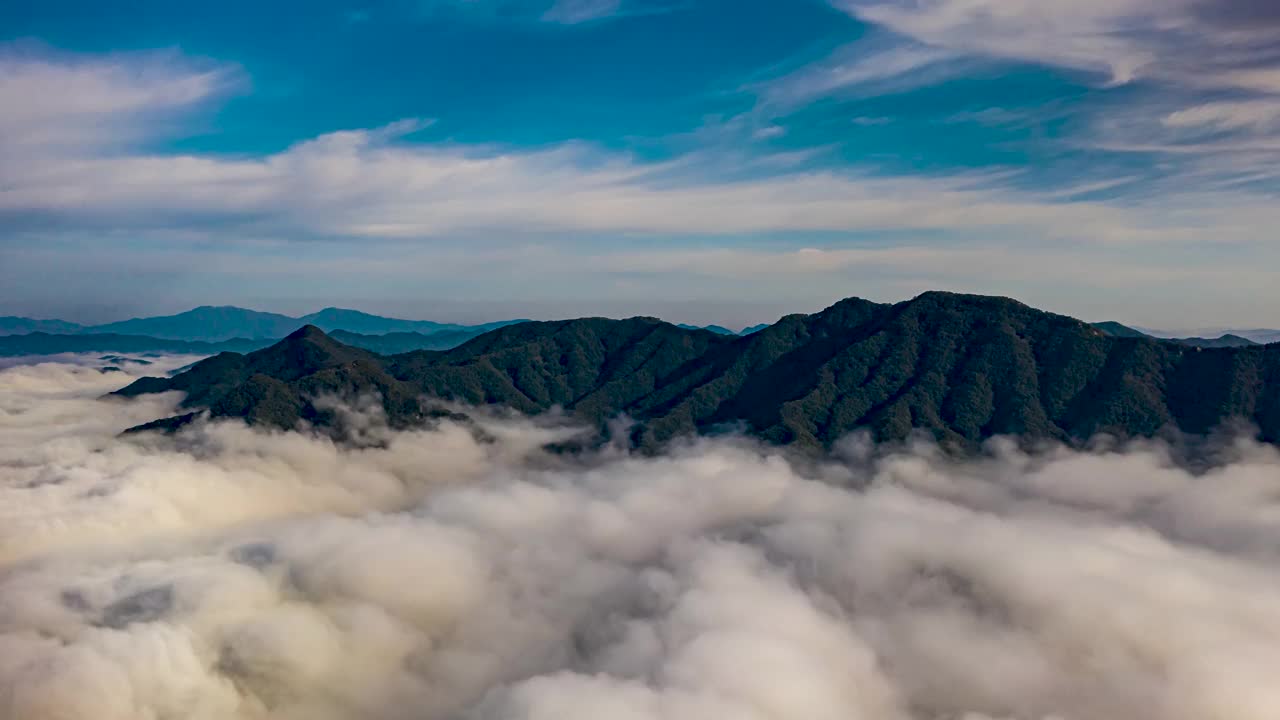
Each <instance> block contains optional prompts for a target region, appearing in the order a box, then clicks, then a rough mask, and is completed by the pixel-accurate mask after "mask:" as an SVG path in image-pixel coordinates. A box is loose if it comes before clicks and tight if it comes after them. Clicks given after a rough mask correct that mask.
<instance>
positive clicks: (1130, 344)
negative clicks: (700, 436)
mask: <svg viewBox="0 0 1280 720" xmlns="http://www.w3.org/2000/svg"><path fill="white" fill-rule="evenodd" d="M165 390H181V391H184V392H186V393H187V398H186V401H185V404H186V406H187V408H189V409H191V410H193V411H194V410H199V409H207V410H208V411H209V413H210V414H211V415H212V416H214V417H241V418H245V419H246V420H247V421H249V422H250V423H252V424H260V425H267V426H272V427H277V428H286V429H287V428H293V427H296V426H297V425H298V424H299V422H300V421H303V420H306V421H308V422H311V423H312V424H315V425H320V426H323V425H324V424H325V423H326V422H327V421H328V417H329V416H328V415H327V414H326V413H325V411H324V410H323V408H320V407H317V406H316V405H315V400H316V398H319V397H325V396H331V395H337V396H339V397H355V396H358V395H362V394H376V395H377V396H378V397H380V398H381V402H382V404H383V407H384V409H385V410H386V413H387V417H388V420H389V422H391V423H392V424H393V425H395V426H410V425H413V424H415V423H418V422H421V421H422V420H423V419H424V418H425V417H427V416H429V415H431V414H432V413H431V412H430V411H429V410H428V408H429V407H430V402H429V401H428V402H426V403H425V404H424V401H423V398H436V399H442V400H447V401H455V402H458V403H462V404H468V405H501V406H505V407H508V408H512V409H514V410H517V411H519V412H522V413H528V414H537V413H541V412H546V411H548V410H551V409H552V408H562V409H563V410H565V411H566V412H568V413H569V414H570V415H572V416H574V417H576V418H578V419H579V420H581V421H584V422H586V423H594V424H603V423H606V422H608V421H609V420H610V419H612V418H614V417H617V416H619V415H623V414H625V415H626V416H628V417H630V418H632V419H634V420H635V421H636V422H637V424H636V426H635V430H634V434H633V439H634V441H635V442H636V443H637V444H638V445H639V446H641V447H655V446H658V445H660V444H662V443H663V442H665V441H667V440H670V439H672V438H674V437H677V436H681V435H686V434H691V433H699V432H709V431H715V430H717V429H720V428H730V427H731V428H737V429H741V430H743V431H745V432H748V433H749V434H751V435H754V436H756V437H759V438H761V439H763V440H765V441H768V442H773V443H797V444H800V445H802V446H808V447H829V446H830V445H831V444H832V443H833V442H835V441H836V440H837V439H839V438H840V437H842V436H844V435H846V434H848V433H850V432H852V431H854V430H858V429H865V430H867V431H869V432H870V433H871V435H872V436H873V437H874V438H876V439H877V440H881V441H897V440H902V439H905V438H907V437H908V436H910V435H911V434H912V433H913V432H920V431H923V432H925V433H928V434H930V435H932V436H933V437H934V438H936V439H937V440H939V441H941V442H943V443H944V444H947V445H956V446H973V445H975V444H977V443H980V442H981V441H983V440H985V439H987V438H990V437H993V436H996V435H1016V436H1020V437H1022V438H1026V439H1033V440H1034V439H1045V440H1058V441H1067V442H1077V441H1083V440H1087V439H1089V438H1091V437H1094V436H1096V435H1098V434H1102V433H1105V434H1110V435H1114V436H1118V437H1122V438H1128V437H1150V436H1155V435H1158V434H1160V433H1163V432H1171V431H1178V432H1182V433H1191V434H1205V433H1208V432H1210V431H1212V430H1214V429H1215V428H1217V427H1218V426H1220V425H1222V424H1224V423H1227V422H1234V421H1244V422H1247V423H1250V424H1252V425H1254V426H1256V427H1257V428H1258V429H1259V432H1260V435H1261V438H1262V439H1263V440H1264V441H1266V442H1271V443H1275V442H1277V441H1280V345H1269V346H1253V347H1227V348H1203V347H1196V346H1189V345H1183V344H1179V343H1175V342H1165V341H1159V340H1155V339H1152V338H1147V337H1115V336H1113V335H1109V334H1107V333H1106V332H1104V331H1103V330H1101V329H1099V328H1097V327H1094V326H1091V325H1089V324H1087V323H1084V322H1081V321H1079V320H1075V319H1073V318H1069V317H1065V316H1062V315H1055V314H1052V313H1047V312H1043V311H1040V310H1036V309H1034V308H1031V307H1028V306H1026V305H1023V304H1021V303H1018V302H1016V301H1014V300H1010V299H1007V298H999V297H986V296H976V295H959V294H952V293H943V292H930V293H925V294H923V295H921V296H919V297H917V298H915V299H912V300H909V301H907V302H902V303H898V304H893V305H890V304H881V303H874V302H870V301H867V300H861V299H857V298H850V299H847V300H843V301H841V302H839V303H836V304H835V305H833V306H831V307H829V308H827V309H826V310H823V311H822V312H819V313H815V314H813V315H791V316H788V317H785V318H783V319H782V320H780V321H779V322H777V323H776V324H774V325H771V326H769V327H767V328H764V329H763V330H760V331H759V332H755V333H753V334H751V335H747V336H728V335H721V334H716V333H713V332H709V331H706V330H696V329H695V330H688V329H683V328H679V327H676V326H674V325H671V324H668V323H665V322H662V321H660V320H657V319H654V318H630V319H626V320H609V319H604V318H585V319H579V320H566V321H558V322H528V323H521V324H518V325H511V326H507V327H503V328H499V329H497V330H493V331H491V332H488V333H485V334H483V335H480V336H479V337H476V338H474V339H472V340H470V341H468V342H466V343H464V344H463V345H461V346H459V347H456V348H453V349H451V350H447V351H427V350H423V351H415V352H408V353H403V354H398V355H378V354H375V353H373V352H371V351H367V350H362V349H359V348H355V347H350V346H347V345H344V344H342V343H339V342H337V341H336V340H334V339H333V338H332V337H329V336H327V335H325V334H324V333H323V332H321V331H320V330H319V329H317V328H314V327H310V326H309V327H306V328H303V329H302V330H299V331H297V332H295V333H294V334H292V335H290V336H289V337H288V338H286V339H285V340H283V341H281V342H279V343H277V344H275V345H273V346H271V347H268V348H265V349H262V350H258V351H256V352H252V353H249V354H247V355H239V354H235V353H222V354H220V355H217V356H215V357H212V358H209V359H207V360H204V361H202V362H200V363H198V364H196V365H195V366H194V367H192V368H191V369H190V370H189V371H187V372H185V373H183V374H181V375H178V376H176V377H173V378H144V379H142V380H139V381H137V382H135V383H134V384H132V385H130V386H128V387H126V388H124V389H123V390H121V391H119V394H122V395H137V394H141V393H148V392H159V391H165ZM175 424H179V423H178V421H175V420H172V419H170V420H167V421H165V423H164V424H163V426H164V427H170V426H173V425H175Z"/></svg>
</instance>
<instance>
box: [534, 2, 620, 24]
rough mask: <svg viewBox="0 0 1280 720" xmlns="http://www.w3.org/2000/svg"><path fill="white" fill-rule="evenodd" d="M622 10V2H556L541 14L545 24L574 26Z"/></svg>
mask: <svg viewBox="0 0 1280 720" xmlns="http://www.w3.org/2000/svg"><path fill="white" fill-rule="evenodd" d="M621 9H622V0H556V2H555V4H554V5H552V6H551V8H550V9H548V10H547V11H546V13H544V14H543V16H542V19H543V20H545V21H547V22H556V23H562V24H565V25H576V24H578V23H583V22H589V21H591V20H599V19H601V18H606V17H609V16H611V15H614V14H616V13H617V12H618V11H619V10H621Z"/></svg>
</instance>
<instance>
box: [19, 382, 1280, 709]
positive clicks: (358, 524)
mask: <svg viewBox="0 0 1280 720" xmlns="http://www.w3.org/2000/svg"><path fill="white" fill-rule="evenodd" d="M110 378H111V376H108V375H99V374H98V373H97V372H96V371H95V370H93V369H91V368H69V367H66V366H63V365H42V366H38V367H34V368H10V369H6V370H0V391H2V392H0V429H4V430H5V432H3V433H0V499H2V500H3V501H4V502H2V503H0V513H3V517H0V520H3V522H0V701H2V702H3V704H2V705H0V707H2V708H4V711H5V712H6V713H8V714H9V715H11V716H12V717H15V718H22V720H61V719H63V718H79V717H89V716H91V717H94V718H101V720H133V719H134V718H140V717H166V716H182V717H192V718H195V719H196V720H205V719H206V718H207V719H209V720H212V719H213V718H219V719H220V720H221V719H235V720H241V719H243V720H250V719H253V720H260V719H261V718H267V717H270V718H281V719H282V720H283V719H289V720H292V719H294V718H308V719H313V720H348V719H352V718H362V719H365V720H395V719H397V718H404V717H406V711H407V712H408V715H407V716H409V717H414V718H421V719H423V720H436V719H437V718H458V717H468V718H476V719H477V720H551V719H554V718H565V717H583V718H595V717H609V718H625V719H627V720H712V719H714V718H725V717H735V718H744V719H746V720H767V719H769V718H791V717H803V718H813V719H814V720H849V719H851V718H853V719H859V718H866V719H867V720H909V719H912V718H925V717H927V718H966V720H968V719H981V720H992V719H994V718H1051V717H1064V718H1086V717H1087V718H1096V719H1097V720H1129V719H1130V718H1134V717H1143V718H1151V719H1152V720H1203V718H1219V717H1222V718H1225V717H1230V718H1233V720H1271V718H1274V717H1275V715H1276V713H1277V712H1278V711H1280V689H1277V687H1276V685H1275V683H1274V682H1273V675H1274V672H1273V670H1274V667H1275V666H1276V665H1277V663H1280V580H1278V579H1277V575H1276V573H1275V571H1274V563H1275V560H1276V558H1277V557H1280V555H1278V553H1280V532H1277V527H1280V524H1278V523H1277V517H1278V516H1280V506H1278V505H1277V500H1276V498H1277V497H1280V454H1277V452H1276V450H1275V449H1274V448H1270V447H1261V446H1258V445H1255V444H1252V443H1249V442H1241V443H1238V444H1236V445H1234V446H1230V447H1223V448H1221V450H1222V462H1221V463H1219V464H1218V465H1216V466H1215V467H1212V468H1209V469H1206V470H1205V471H1203V472H1200V473H1192V472H1189V471H1187V470H1186V469H1183V468H1181V467H1179V466H1178V465H1176V464H1175V463H1174V462H1172V461H1171V460H1170V457H1169V452H1168V449H1167V448H1164V447H1163V446H1161V445H1159V444H1157V443H1151V444H1139V445H1135V446H1132V447H1128V448H1123V449H1120V450H1116V451H1099V452H1096V453H1090V452H1078V451H1068V450H1065V449H1059V450H1050V451H1047V452H1046V453H1045V454H1043V455H1040V456H1036V457H1028V456H1026V455H1023V454H1022V453H1020V452H1018V451H1016V450H1015V449H1013V447H1012V445H1011V444H1002V443H996V444H994V445H993V446H992V447H991V448H990V450H991V452H990V453H989V454H988V455H987V456H986V457H983V458H974V459H969V460H964V461H960V460H955V459H951V458H947V457H945V456H944V455H942V454H941V453H938V452H935V451H934V450H933V449H932V448H929V447H924V446H917V447H907V448H898V449H896V450H893V449H887V448H879V449H877V448H873V447H870V446H869V445H867V444H866V443H863V442H860V441H859V440H858V439H857V438H853V439H851V440H850V441H849V442H847V443H845V444H844V445H842V446H841V447H840V448H838V450H837V452H836V453H835V454H834V455H833V456H831V457H827V458H822V459H814V458H808V459H807V460H806V461H803V462H792V461H791V460H790V459H789V458H788V457H787V456H786V455H785V454H784V453H783V452H781V451H779V450H777V449H768V448H759V447H756V446H754V445H751V444H749V443H746V442H742V441H735V440H719V441H705V440H704V441H700V442H696V443H691V444H689V445H687V446H683V447H677V448H673V449H671V451H670V452H668V453H666V454H664V455H661V456H656V457H637V456H631V455H629V454H627V453H625V452H622V451H620V450H618V449H616V448H609V449H606V450H604V451H602V452H600V453H598V454H588V455H587V456H584V457H568V456H563V455H549V454H545V453H542V452H541V451H539V450H538V449H537V446H538V445H539V443H540V442H542V441H545V440H547V439H548V438H549V437H554V436H555V432H556V431H555V429H554V428H550V427H547V426H545V425H536V424H534V423H531V422H528V421H524V420H518V419H509V420H505V421H485V422H486V423H489V424H490V425H491V426H492V429H494V430H495V431H496V440H495V441H494V442H491V443H479V442H477V441H476V439H475V438H474V436H473V435H472V434H470V433H469V432H467V431H465V430H463V429H460V428H458V427H456V426H452V425H449V424H446V425H444V426H442V427H440V428H438V429H437V430H434V431H421V432H410V433H394V432H390V431H387V430H386V429H385V428H379V427H377V426H376V423H374V425H373V426H371V428H370V430H371V431H372V432H379V433H382V436H381V437H382V439H383V440H385V441H386V442H385V444H383V445H382V446H379V447H372V448H366V449H360V450H357V449H353V448H343V447H336V446H334V445H333V444H332V443H329V442H327V441H325V440H323V439H320V438H317V437H313V436H309V435H305V434H296V433H295V434H279V433H275V434H270V433H256V432H251V431H249V430H248V429H246V428H244V427H243V426H239V425H236V424H223V425H215V426H205V427H200V428H194V429H193V430H192V431H190V432H189V433H187V434H184V435H181V436H179V437H176V438H169V439H165V438H155V437H153V438H133V439H121V438H119V437H117V436H116V435H115V432H116V431H117V430H119V429H120V428H122V427H124V426H126V425H128V424H129V423H131V422H133V421H135V419H136V418H137V417H139V416H142V415H145V413H146V412H148V411H150V412H156V411H162V410H163V406H164V405H165V404H166V403H171V402H173V400H174V398H157V399H151V400H142V401H133V402H113V403H103V402H96V401H94V400H93V398H94V397H95V396H96V394H98V393H100V392H102V391H103V390H105V389H107V388H109V387H110V385H109V383H110ZM123 380H124V379H118V380H116V383H117V384H118V383H119V382H122V381H123ZM69 417H74V418H77V422H78V426H77V427H76V428H75V429H74V430H69V429H68V428H67V427H66V426H65V423H64V421H65V419H66V418H69ZM15 428H20V429H21V433H22V434H21V435H13V434H11V433H10V432H9V431H10V430H13V429H15Z"/></svg>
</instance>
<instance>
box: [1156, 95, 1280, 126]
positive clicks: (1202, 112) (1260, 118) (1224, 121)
mask: <svg viewBox="0 0 1280 720" xmlns="http://www.w3.org/2000/svg"><path fill="white" fill-rule="evenodd" d="M1161 122H1163V123H1164V124H1165V125H1166V126H1167V127H1171V128H1187V129H1192V130H1208V131H1216V132H1224V131H1232V130H1251V131H1255V132H1269V131H1272V130H1275V129H1277V128H1280V98H1278V99H1274V100H1270V99H1269V100H1248V101H1239V102H1210V103H1203V104H1200V105H1195V106H1193V107H1189V108H1183V109H1181V110H1177V111H1175V112H1172V113H1170V114H1168V115H1166V116H1165V117H1164V118H1163V119H1162V120H1161Z"/></svg>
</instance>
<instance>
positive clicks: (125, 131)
mask: <svg viewBox="0 0 1280 720" xmlns="http://www.w3.org/2000/svg"><path fill="white" fill-rule="evenodd" d="M239 82H241V80H240V76H239V73H238V71H237V70H236V69H235V68H234V67H230V66H226V65H212V64H208V63H205V64H201V63H196V62H194V61H192V60H191V59H190V58H187V57H184V56H182V55H180V54H179V53H177V52H159V53H139V54H118V55H108V56H71V55H66V56H59V55H51V54H49V53H47V52H36V51H33V50H30V49H22V48H18V47H13V46H10V47H7V48H6V47H3V46H0V108H3V110H0V153H3V155H0V157H5V158H12V157H13V156H14V155H15V154H20V153H34V152H51V151H59V150H61V151H66V150H82V149H85V148H94V147H101V146H104V145H113V146H118V145H120V144H122V142H127V141H132V140H137V139H138V138H139V135H141V134H142V133H144V132H145V128H146V126H145V122H146V121H148V120H154V119H156V118H157V116H161V115H163V114H164V113H167V112H172V111H182V110H188V109H190V108H191V107H192V106H194V105H198V104H199V103H201V102H203V101H205V100H208V99H210V98H212V97H215V96H217V95H220V94H223V93H226V92H228V91H229V90H231V89H232V88H234V87H236V86H237V84H238V83H239Z"/></svg>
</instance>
